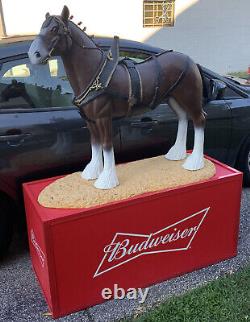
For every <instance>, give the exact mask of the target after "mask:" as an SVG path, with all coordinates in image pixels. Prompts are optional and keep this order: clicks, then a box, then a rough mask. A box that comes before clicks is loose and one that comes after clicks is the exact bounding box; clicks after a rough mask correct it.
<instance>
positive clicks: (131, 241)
mask: <svg viewBox="0 0 250 322" xmlns="http://www.w3.org/2000/svg"><path fill="white" fill-rule="evenodd" d="M209 209H210V207H208V208H205V209H203V210H201V211H199V212H196V213H195V214H192V215H191V216H188V217H186V218H184V219H182V220H180V221H178V222H175V223H174V224H172V225H170V226H167V227H165V228H163V229H161V230H158V231H156V232H155V233H151V234H148V235H142V234H133V233H116V234H115V236H114V238H113V240H112V241H111V243H110V244H108V245H106V246H105V247H104V249H103V251H104V256H103V259H102V260H101V262H100V265H99V266H98V268H97V270H96V272H95V274H94V277H96V276H99V275H101V274H104V273H106V272H108V271H110V270H112V269H115V268H116V267H118V266H121V265H124V264H126V263H127V262H129V261H132V260H134V259H136V258H137V257H140V256H144V255H150V254H156V253H167V252H177V251H187V250H188V249H189V248H190V246H191V243H192V241H193V240H194V238H195V236H196V234H197V233H198V231H199V229H200V227H201V224H202V223H203V221H204V219H205V217H206V215H207V213H208V211H209Z"/></svg>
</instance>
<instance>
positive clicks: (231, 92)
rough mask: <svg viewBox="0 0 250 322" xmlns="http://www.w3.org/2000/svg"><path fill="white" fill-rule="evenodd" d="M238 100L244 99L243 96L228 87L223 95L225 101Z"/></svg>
mask: <svg viewBox="0 0 250 322" xmlns="http://www.w3.org/2000/svg"><path fill="white" fill-rule="evenodd" d="M237 98H242V96H241V95H240V94H238V93H236V92H235V91H234V90H233V89H231V88H229V87H228V86H227V88H226V89H225V92H224V95H223V99H225V100H229V99H237Z"/></svg>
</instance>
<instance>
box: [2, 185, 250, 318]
mask: <svg viewBox="0 0 250 322" xmlns="http://www.w3.org/2000/svg"><path fill="white" fill-rule="evenodd" d="M238 251H239V252H238V255H237V256H236V257H234V258H232V259H230V260H227V261H223V262H221V263H219V264H216V265H212V266H209V267H207V268H203V269H200V270H198V271H195V272H192V273H189V274H186V275H183V276H181V277H178V278H174V279H171V280H169V281H166V282H163V283H160V284H157V285H154V286H152V287H150V289H149V293H148V297H147V300H146V301H145V303H144V304H139V303H138V301H134V300H133V301H132V300H130V301H129V300H119V301H118V300H116V301H115V300H113V301H108V302H106V303H104V304H101V305H96V306H94V307H92V308H89V309H88V310H85V311H81V312H79V313H75V314H71V315H69V316H66V317H64V318H60V319H58V320H57V321H82V322H94V321H95V322H97V321H100V322H105V321H115V320H119V319H122V318H124V317H129V316H134V315H137V314H139V313H141V312H144V311H146V310H148V309H149V308H150V307H152V306H153V305H155V304H157V303H161V302H163V301H164V300H166V299H167V298H169V297H171V296H173V295H179V294H183V293H185V292H186V291H187V290H190V289H193V288H196V287H199V286H201V285H204V284H205V283H207V282H209V281H212V280H214V279H217V278H219V277H220V276H223V275H225V274H232V273H233V272H235V271H237V270H239V269H240V268H242V267H244V266H246V265H247V264H249V263H250V188H245V189H244V190H243V193H242V204H241V223H240V237H239V248H238ZM0 294H1V295H0V300H1V302H0V321H4V322H9V321H18V322H22V321H32V322H35V321H51V320H52V319H51V317H50V316H49V315H48V314H47V312H48V307H47V305H46V302H45V300H44V298H43V295H42V293H41V290H40V288H39V286H38V283H37V281H36V279H35V275H34V273H33V271H32V268H31V262H30V258H29V254H28V250H27V248H26V247H25V245H24V244H23V243H21V242H20V241H18V240H16V241H14V242H13V245H12V247H11V252H10V254H9V256H8V258H7V259H5V260H4V262H3V263H1V265H0Z"/></svg>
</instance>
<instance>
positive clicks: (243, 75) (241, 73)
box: [228, 71, 248, 79]
mask: <svg viewBox="0 0 250 322" xmlns="http://www.w3.org/2000/svg"><path fill="white" fill-rule="evenodd" d="M228 75H231V76H235V77H239V78H244V79H247V78H248V74H247V71H239V72H230V73H228Z"/></svg>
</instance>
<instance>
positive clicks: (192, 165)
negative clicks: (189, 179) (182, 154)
mask: <svg viewBox="0 0 250 322" xmlns="http://www.w3.org/2000/svg"><path fill="white" fill-rule="evenodd" d="M182 166H183V168H184V169H186V170H190V171H195V170H200V169H202V168H204V157H203V155H200V154H198V155H197V154H196V153H192V154H191V155H190V156H189V157H188V158H187V159H186V161H185V162H184V164H183V165H182Z"/></svg>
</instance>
